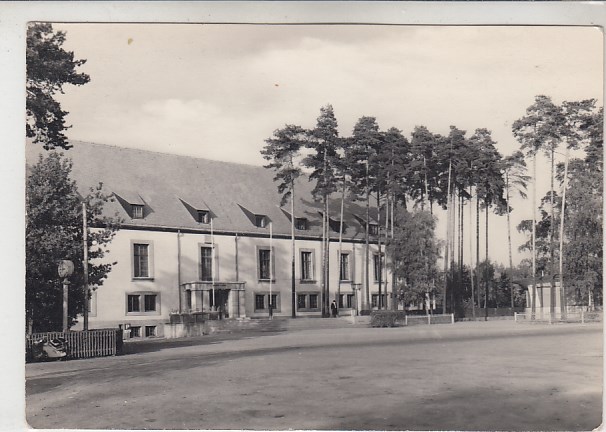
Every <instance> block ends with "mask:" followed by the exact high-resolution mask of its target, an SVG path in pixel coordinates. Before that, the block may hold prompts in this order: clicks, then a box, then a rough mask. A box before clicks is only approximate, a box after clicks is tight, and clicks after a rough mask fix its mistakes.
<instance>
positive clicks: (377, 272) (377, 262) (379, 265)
mask: <svg viewBox="0 0 606 432" xmlns="http://www.w3.org/2000/svg"><path fill="white" fill-rule="evenodd" d="M382 255H383V254H381V256H379V254H375V255H374V276H375V282H378V281H379V276H380V277H381V280H383V273H382V271H383V256H382Z"/></svg>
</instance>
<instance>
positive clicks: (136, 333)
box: [130, 326, 141, 338]
mask: <svg viewBox="0 0 606 432" xmlns="http://www.w3.org/2000/svg"><path fill="white" fill-rule="evenodd" d="M130 337H131V338H138V337H141V327H140V326H134V327H133V326H131V328H130Z"/></svg>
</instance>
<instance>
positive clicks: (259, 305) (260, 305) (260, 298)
mask: <svg viewBox="0 0 606 432" xmlns="http://www.w3.org/2000/svg"><path fill="white" fill-rule="evenodd" d="M255 309H256V310H263V309H265V295H263V294H257V295H255Z"/></svg>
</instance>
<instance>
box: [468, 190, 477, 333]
mask: <svg viewBox="0 0 606 432" xmlns="http://www.w3.org/2000/svg"><path fill="white" fill-rule="evenodd" d="M472 196H473V195H472V186H469V279H471V316H472V317H473V319H474V321H475V319H476V306H475V298H474V297H475V296H474V294H475V293H474V288H475V287H474V283H473V273H474V271H473V236H472V235H471V227H472V224H473V219H472V212H473V205H472V201H471V197H472Z"/></svg>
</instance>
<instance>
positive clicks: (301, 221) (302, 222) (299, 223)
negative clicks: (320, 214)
mask: <svg viewBox="0 0 606 432" xmlns="http://www.w3.org/2000/svg"><path fill="white" fill-rule="evenodd" d="M295 228H296V229H298V230H302V231H304V230H307V229H309V228H308V224H307V219H306V218H296V219H295Z"/></svg>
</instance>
